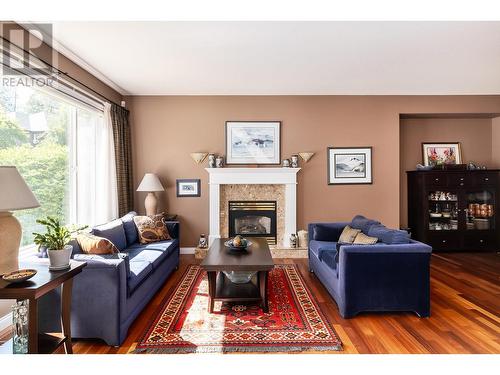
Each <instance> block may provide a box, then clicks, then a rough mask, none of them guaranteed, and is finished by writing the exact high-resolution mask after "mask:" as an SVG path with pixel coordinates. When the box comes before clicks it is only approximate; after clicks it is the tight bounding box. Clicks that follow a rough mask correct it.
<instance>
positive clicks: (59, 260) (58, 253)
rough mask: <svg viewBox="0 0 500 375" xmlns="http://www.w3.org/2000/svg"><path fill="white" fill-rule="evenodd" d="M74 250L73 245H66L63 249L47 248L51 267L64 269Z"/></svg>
mask: <svg viewBox="0 0 500 375" xmlns="http://www.w3.org/2000/svg"><path fill="white" fill-rule="evenodd" d="M72 252H73V246H72V245H66V246H64V248H63V249H61V250H47V253H48V254H49V260H50V268H53V269H59V268H61V269H62V268H66V267H68V266H69V260H70V258H71V253H72Z"/></svg>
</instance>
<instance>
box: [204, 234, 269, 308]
mask: <svg viewBox="0 0 500 375" xmlns="http://www.w3.org/2000/svg"><path fill="white" fill-rule="evenodd" d="M227 240H228V239H227V238H220V239H216V240H214V242H213V243H212V245H211V246H210V249H209V250H208V254H207V256H206V257H205V259H204V260H203V262H202V263H201V267H202V268H203V269H204V270H206V271H207V274H208V293H209V301H208V309H209V311H210V312H213V311H214V302H215V300H218V301H226V302H251V301H260V302H261V306H262V309H263V310H264V311H265V312H268V311H269V306H268V302H267V276H268V272H269V271H270V270H272V269H273V267H274V263H273V258H272V257H271V251H270V250H269V246H268V245H267V241H266V239H265V238H258V237H252V238H250V241H251V242H252V245H251V246H250V247H248V249H247V251H244V252H240V251H234V250H230V249H228V248H227V247H226V246H225V245H224V242H225V241H227ZM223 271H248V272H257V285H256V284H254V283H253V281H250V282H248V283H246V284H236V283H233V282H231V280H229V279H228V278H227V276H225V275H224V273H223Z"/></svg>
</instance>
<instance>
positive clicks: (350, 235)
mask: <svg viewBox="0 0 500 375" xmlns="http://www.w3.org/2000/svg"><path fill="white" fill-rule="evenodd" d="M360 232H361V230H360V229H353V228H351V227H350V226H349V225H346V227H345V228H344V230H343V231H342V233H341V234H340V237H339V241H338V242H339V243H344V244H345V243H353V242H354V239H355V238H356V236H357V235H358V233H360Z"/></svg>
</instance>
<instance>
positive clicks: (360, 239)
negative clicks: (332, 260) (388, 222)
mask: <svg viewBox="0 0 500 375" xmlns="http://www.w3.org/2000/svg"><path fill="white" fill-rule="evenodd" d="M377 241H378V238H377V237H370V236H367V235H366V234H364V233H358V235H357V236H356V238H355V239H354V242H353V245H373V244H376V243H377Z"/></svg>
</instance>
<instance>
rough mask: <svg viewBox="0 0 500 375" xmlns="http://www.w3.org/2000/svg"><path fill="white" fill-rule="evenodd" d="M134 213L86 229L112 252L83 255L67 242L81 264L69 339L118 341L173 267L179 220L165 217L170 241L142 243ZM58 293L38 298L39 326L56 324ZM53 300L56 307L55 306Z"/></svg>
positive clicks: (49, 327)
mask: <svg viewBox="0 0 500 375" xmlns="http://www.w3.org/2000/svg"><path fill="white" fill-rule="evenodd" d="M135 215H136V213H135V212H131V213H129V214H127V215H125V216H124V217H122V218H121V219H117V220H114V221H112V222H110V223H108V224H104V225H99V226H97V227H94V228H93V229H92V233H93V234H95V235H97V236H101V237H105V238H108V239H109V240H110V241H112V242H113V244H114V245H115V246H116V247H117V248H118V249H119V250H120V253H119V254H113V255H90V254H83V253H82V252H81V250H80V247H79V246H78V243H77V242H76V241H72V242H71V244H72V245H73V254H72V258H73V259H75V260H80V261H85V262H87V267H85V268H84V269H83V271H82V273H81V274H79V275H77V276H76V277H75V279H74V281H73V295H72V302H71V334H72V336H73V337H74V338H100V339H103V340H104V341H105V342H106V343H107V344H108V345H113V346H118V345H120V344H122V343H123V341H124V340H125V338H126V336H127V332H128V329H129V327H130V325H131V324H132V323H133V321H134V320H135V318H136V317H137V316H138V315H139V313H140V312H141V311H142V309H143V308H144V307H145V306H146V304H147V303H148V302H149V301H150V300H151V298H152V297H153V296H154V294H155V293H156V292H157V291H158V289H160V288H161V287H162V286H163V285H164V283H165V281H166V280H167V278H168V277H169V276H170V275H171V274H172V272H173V271H174V270H176V269H177V268H178V266H179V222H177V221H167V222H165V225H166V226H167V228H168V231H169V233H170V236H171V237H172V240H168V241H160V242H155V243H151V244H146V245H142V244H140V243H139V242H138V233H137V229H136V227H135V224H134V222H133V217H134V216H135ZM59 301H60V291H55V292H54V293H49V294H48V295H47V296H46V297H44V298H43V299H42V301H41V302H40V307H39V309H40V312H41V314H40V315H41V316H43V319H40V322H39V324H40V326H41V327H42V328H43V329H44V330H46V331H48V332H51V331H56V329H57V328H58V327H59V319H60V315H59V312H58V311H57V309H54V308H53V306H58V305H59ZM56 303H57V305H56Z"/></svg>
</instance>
